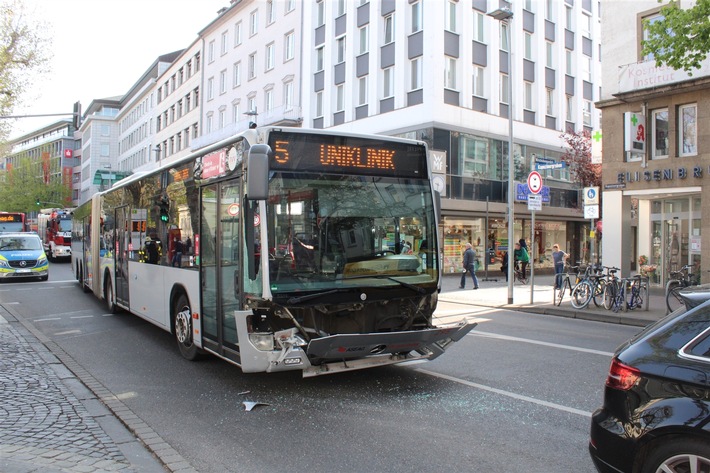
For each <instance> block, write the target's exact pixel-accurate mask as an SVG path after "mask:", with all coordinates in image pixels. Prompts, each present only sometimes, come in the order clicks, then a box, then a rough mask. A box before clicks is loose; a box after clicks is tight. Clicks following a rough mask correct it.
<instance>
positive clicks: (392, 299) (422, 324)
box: [71, 127, 476, 377]
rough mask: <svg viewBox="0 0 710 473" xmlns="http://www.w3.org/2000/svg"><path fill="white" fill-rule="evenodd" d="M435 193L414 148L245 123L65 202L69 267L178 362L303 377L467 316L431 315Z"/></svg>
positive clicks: (413, 341) (433, 347)
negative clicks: (166, 337)
mask: <svg viewBox="0 0 710 473" xmlns="http://www.w3.org/2000/svg"><path fill="white" fill-rule="evenodd" d="M437 195H438V194H435V193H434V191H433V190H432V185H431V180H430V173H429V167H428V161H427V147H426V145H425V144H424V143H422V142H418V141H413V140H405V139H398V138H391V137H384V136H378V135H371V136H365V135H356V134H342V133H334V132H328V131H323V130H306V129H301V128H283V127H266V128H263V129H260V130H247V131H245V132H244V133H242V134H240V135H237V136H234V137H232V138H230V139H227V140H224V141H221V142H219V143H216V144H214V145H211V146H209V147H207V148H205V149H203V150H200V151H198V152H195V153H193V154H191V155H190V156H187V157H185V158H184V159H182V160H180V161H178V162H175V163H171V164H166V165H164V166H162V167H161V168H159V169H157V170H155V171H154V172H150V173H144V174H134V175H132V176H129V177H128V178H126V179H124V180H122V181H120V182H118V183H117V184H116V185H115V186H114V187H113V188H112V189H109V190H107V191H105V192H101V193H99V194H96V195H94V196H93V197H92V199H91V200H90V201H88V202H86V203H85V204H84V205H82V206H80V207H79V208H77V209H76V210H75V211H74V215H73V221H74V227H73V234H72V239H71V241H72V269H73V271H74V273H75V276H76V278H77V279H78V281H79V283H80V285H81V287H82V288H84V290H85V291H86V292H93V293H94V294H95V295H96V296H97V297H99V298H100V299H103V300H104V301H105V303H106V304H107V306H108V308H109V310H110V311H112V312H113V311H117V310H119V309H123V310H126V311H129V312H131V313H133V314H135V315H138V316H139V317H142V318H144V319H146V320H148V321H150V322H152V323H153V324H155V325H157V326H159V327H161V328H163V329H164V330H166V331H169V332H171V333H172V334H173V335H174V336H175V338H176V339H177V345H178V347H179V350H180V352H181V354H182V355H183V356H184V357H185V358H187V359H190V360H192V359H195V358H197V357H199V356H201V355H202V354H205V353H209V354H212V355H216V356H218V357H221V358H223V359H225V360H227V361H229V362H232V363H234V364H236V365H238V366H240V367H241V369H242V370H243V371H244V372H278V371H286V370H301V371H302V374H303V376H304V377H307V376H316V375H320V374H327V373H337V372H343V371H349V370H355V369H362V368H367V367H374V366H382V365H388V364H395V363H402V362H407V361H416V360H421V361H424V360H431V359H433V358H436V357H437V356H439V355H441V354H442V353H443V352H444V350H445V349H446V348H447V347H448V346H449V345H450V344H451V343H452V342H454V341H457V340H459V339H461V338H462V337H463V336H464V335H466V333H468V332H469V331H470V330H471V329H472V328H473V327H474V326H475V325H476V324H475V323H472V322H470V321H468V320H462V321H460V322H458V323H454V324H450V325H447V326H441V327H436V326H434V325H433V322H432V319H433V312H434V310H435V308H436V305H437V297H438V293H439V290H440V288H441V270H440V261H439V258H438V256H437V255H438V254H439V244H438V238H437V221H438V218H439V217H438V216H439V214H440V209H439V202H440V200H439V199H437V198H435V197H437Z"/></svg>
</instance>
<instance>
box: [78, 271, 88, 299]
mask: <svg viewBox="0 0 710 473" xmlns="http://www.w3.org/2000/svg"><path fill="white" fill-rule="evenodd" d="M78 274H79V285H80V286H81V290H82V291H84V292H85V293H89V292H91V289H90V288H89V287H88V286H87V285H86V281H85V280H84V267H83V266H82V267H80V268H79V273H78Z"/></svg>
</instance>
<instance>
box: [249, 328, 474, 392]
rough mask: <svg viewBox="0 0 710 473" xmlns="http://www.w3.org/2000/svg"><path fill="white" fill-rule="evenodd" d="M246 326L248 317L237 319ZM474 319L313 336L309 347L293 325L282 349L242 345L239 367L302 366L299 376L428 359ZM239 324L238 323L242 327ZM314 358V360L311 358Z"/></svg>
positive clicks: (461, 334) (252, 369) (272, 369)
mask: <svg viewBox="0 0 710 473" xmlns="http://www.w3.org/2000/svg"><path fill="white" fill-rule="evenodd" d="M236 320H237V324H238V325H239V324H241V323H243V324H244V327H243V330H244V332H239V333H246V329H247V327H246V322H245V321H246V317H237V318H236ZM476 325H477V323H475V322H468V321H467V320H463V321H461V322H459V323H457V324H455V325H448V326H442V327H435V328H430V329H424V330H412V331H403V332H388V333H365V334H342V335H331V336H327V337H321V338H317V339H313V340H311V341H310V342H308V344H307V345H305V346H304V345H303V340H302V339H301V338H300V337H299V336H298V335H297V334H296V329H291V330H285V331H283V332H282V333H280V334H276V336H277V339H280V340H281V341H280V343H279V344H280V349H275V350H268V351H265V350H258V349H257V348H256V347H255V346H254V345H253V344H252V343H251V342H247V343H240V355H241V356H240V358H241V368H242V371H244V372H245V373H256V372H268V373H270V372H278V371H292V370H301V371H302V372H303V377H304V378H305V377H312V376H319V375H323V374H334V373H342V372H344V371H354V370H360V369H365V368H373V367H376V366H386V365H394V364H399V363H405V362H416V361H430V360H433V359H435V358H437V357H438V356H440V355H441V354H442V353H444V351H446V349H447V348H448V347H449V346H450V345H451V344H452V343H454V342H456V341H458V340H460V339H461V338H463V337H464V336H465V335H466V334H467V333H468V332H470V331H471V330H472V329H473V328H474V327H475V326H476ZM241 329H242V327H238V330H241ZM312 360H313V361H312Z"/></svg>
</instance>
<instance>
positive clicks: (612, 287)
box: [604, 281, 616, 310]
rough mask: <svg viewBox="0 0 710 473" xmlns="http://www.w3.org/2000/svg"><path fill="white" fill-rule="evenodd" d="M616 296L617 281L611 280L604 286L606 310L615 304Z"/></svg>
mask: <svg viewBox="0 0 710 473" xmlns="http://www.w3.org/2000/svg"><path fill="white" fill-rule="evenodd" d="M615 298H616V282H613V281H612V282H610V283H609V284H607V285H606V286H604V308H605V309H606V310H611V308H612V306H613V305H614V299H615Z"/></svg>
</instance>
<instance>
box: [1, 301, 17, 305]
mask: <svg viewBox="0 0 710 473" xmlns="http://www.w3.org/2000/svg"><path fill="white" fill-rule="evenodd" d="M3 304H7V305H19V304H20V303H19V302H3Z"/></svg>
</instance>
